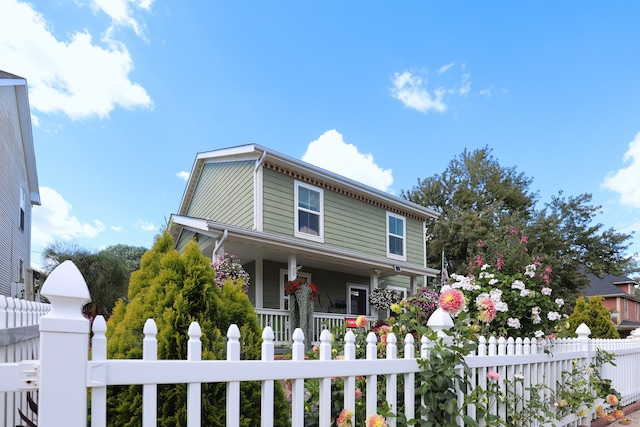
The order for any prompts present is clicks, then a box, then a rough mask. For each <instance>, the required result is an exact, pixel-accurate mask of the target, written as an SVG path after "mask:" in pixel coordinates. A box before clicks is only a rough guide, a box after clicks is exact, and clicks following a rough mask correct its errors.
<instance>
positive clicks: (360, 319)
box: [356, 315, 369, 329]
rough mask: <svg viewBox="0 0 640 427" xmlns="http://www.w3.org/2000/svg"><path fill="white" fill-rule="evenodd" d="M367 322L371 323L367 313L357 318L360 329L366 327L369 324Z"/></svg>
mask: <svg viewBox="0 0 640 427" xmlns="http://www.w3.org/2000/svg"><path fill="white" fill-rule="evenodd" d="M367 323H369V320H368V319H367V316H365V315H360V316H358V318H357V319H356V327H358V328H360V329H364V328H365V327H366V326H367Z"/></svg>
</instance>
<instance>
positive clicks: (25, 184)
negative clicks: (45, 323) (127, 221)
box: [0, 70, 40, 299]
mask: <svg viewBox="0 0 640 427" xmlns="http://www.w3.org/2000/svg"><path fill="white" fill-rule="evenodd" d="M33 205H40V190H39V187H38V173H37V170H36V156H35V150H34V147H33V134H32V130H31V113H30V111H29V96H28V93H27V81H26V79H24V78H22V77H19V76H16V75H13V74H10V73H7V72H4V71H1V70H0V295H6V296H12V297H16V296H18V297H19V296H24V297H26V298H28V299H32V286H31V285H32V284H33V271H32V270H31V207H32V206H33ZM25 284H27V286H25ZM23 291H24V293H25V294H24V295H23Z"/></svg>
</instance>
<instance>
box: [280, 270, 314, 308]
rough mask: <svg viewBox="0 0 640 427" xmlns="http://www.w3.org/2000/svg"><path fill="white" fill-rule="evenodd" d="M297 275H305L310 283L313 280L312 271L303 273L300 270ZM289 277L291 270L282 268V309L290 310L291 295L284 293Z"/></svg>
mask: <svg viewBox="0 0 640 427" xmlns="http://www.w3.org/2000/svg"><path fill="white" fill-rule="evenodd" d="M297 274H298V276H297V277H304V278H305V279H307V282H308V283H313V282H312V281H311V273H303V272H301V271H298V273H297ZM288 277H289V271H288V270H286V269H284V268H282V269H280V310H289V295H285V294H284V284H285V283H287V280H288Z"/></svg>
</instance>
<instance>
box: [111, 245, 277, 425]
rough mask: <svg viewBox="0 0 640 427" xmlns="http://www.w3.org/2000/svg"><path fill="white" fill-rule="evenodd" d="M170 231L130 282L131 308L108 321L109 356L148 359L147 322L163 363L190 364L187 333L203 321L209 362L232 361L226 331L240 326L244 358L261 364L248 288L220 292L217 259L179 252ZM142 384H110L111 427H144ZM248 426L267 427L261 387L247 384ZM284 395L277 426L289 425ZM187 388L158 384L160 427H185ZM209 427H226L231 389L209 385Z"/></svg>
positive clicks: (205, 408)
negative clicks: (262, 425)
mask: <svg viewBox="0 0 640 427" xmlns="http://www.w3.org/2000/svg"><path fill="white" fill-rule="evenodd" d="M173 246H174V244H173V240H172V238H171V236H170V235H169V234H168V233H164V234H163V235H161V236H159V237H158V239H157V240H156V242H155V243H154V245H153V248H152V249H151V250H150V251H149V252H147V253H146V254H145V255H144V256H143V257H142V260H141V264H140V270H139V271H137V272H134V273H133V274H132V276H131V282H130V284H129V296H128V303H125V302H124V301H122V300H121V301H120V302H118V304H117V305H116V307H115V309H114V312H113V315H112V316H111V318H110V319H109V321H108V323H107V327H108V328H107V338H108V356H109V358H117V359H133V358H141V357H142V340H143V338H144V334H143V328H144V323H145V321H146V319H147V318H153V319H154V320H155V322H156V325H157V327H158V337H157V338H158V359H186V358H187V341H188V340H189V337H188V335H187V330H188V328H189V325H190V324H191V322H193V321H196V322H198V323H199V324H200V327H201V329H202V337H201V341H202V359H203V360H219V359H226V334H227V330H228V328H229V326H230V325H231V324H233V323H235V324H237V325H238V328H239V329H240V333H241V345H242V351H241V358H242V359H259V358H260V353H261V347H260V346H261V341H262V340H261V331H260V327H259V324H258V320H257V317H256V315H255V311H254V309H253V306H252V305H251V303H250V301H249V298H248V297H247V295H246V294H245V293H244V292H243V289H242V285H243V284H242V283H239V284H233V283H226V284H225V285H224V286H223V287H222V288H219V287H218V286H217V285H216V283H215V281H214V276H215V272H214V270H213V269H212V268H211V265H210V260H209V259H207V258H206V257H204V256H203V255H202V253H201V252H200V249H199V247H198V245H197V244H196V243H195V242H190V243H189V244H187V246H186V247H185V251H184V253H183V254H179V253H178V252H177V251H176V250H175V249H173ZM141 402H142V394H141V387H140V386H117V387H111V388H110V390H109V397H108V420H109V425H111V426H118V427H121V426H123V427H127V426H139V425H141V420H142V407H141V406H142V405H141ZM241 407H242V411H241V425H243V426H247V427H249V426H256V427H257V426H259V425H260V384H259V383H257V382H249V383H242V385H241ZM288 409H289V408H288V405H287V403H286V400H285V399H284V394H283V393H282V390H281V389H280V388H279V387H276V408H275V425H283V426H284V425H286V422H287V421H288V420H289V416H288V413H289V411H288ZM186 417H187V413H186V385H185V384H177V385H161V386H159V387H158V425H159V426H167V427H168V426H171V427H175V426H184V425H186ZM202 425H206V426H224V425H225V384H224V383H210V384H203V386H202Z"/></svg>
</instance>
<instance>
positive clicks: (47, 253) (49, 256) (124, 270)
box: [44, 242, 144, 316]
mask: <svg viewBox="0 0 640 427" xmlns="http://www.w3.org/2000/svg"><path fill="white" fill-rule="evenodd" d="M119 246H122V247H125V246H124V245H119ZM129 248H131V247H129ZM108 249H109V248H107V250H103V251H100V252H92V251H90V250H88V249H85V248H81V247H79V246H78V245H77V244H75V243H62V242H56V243H54V244H52V245H50V246H48V247H47V248H46V249H45V250H44V259H45V263H46V266H47V273H49V272H51V271H52V270H53V269H54V268H55V267H57V266H58V265H60V264H61V263H62V262H64V261H66V260H71V261H73V263H74V264H75V265H76V267H77V268H78V270H79V271H80V273H82V276H83V277H84V280H85V282H86V283H87V287H88V288H89V293H90V295H91V302H90V303H89V304H87V305H86V306H85V307H84V312H85V314H86V315H87V316H95V315H96V314H102V315H105V316H108V315H109V313H111V310H112V309H113V307H114V305H115V304H116V301H118V299H120V298H124V297H125V296H126V295H127V287H128V284H129V276H130V274H131V271H132V270H131V267H132V266H133V265H134V264H128V263H127V260H126V259H124V258H122V257H121V256H120V255H119V254H118V252H114V251H110V250H108ZM134 249H135V250H136V251H138V253H140V252H141V249H144V248H134ZM140 256H142V253H140Z"/></svg>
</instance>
